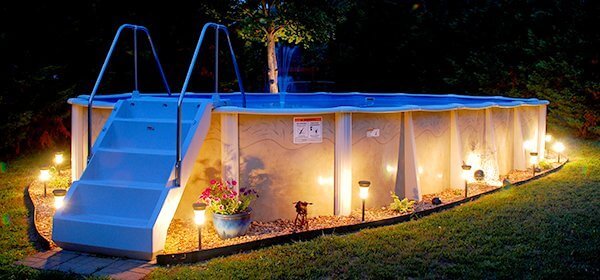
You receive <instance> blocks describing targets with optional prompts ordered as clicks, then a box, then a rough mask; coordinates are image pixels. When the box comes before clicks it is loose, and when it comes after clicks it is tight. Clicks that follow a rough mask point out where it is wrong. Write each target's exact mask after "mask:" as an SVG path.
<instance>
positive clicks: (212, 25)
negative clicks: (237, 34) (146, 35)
mask: <svg viewBox="0 0 600 280" xmlns="http://www.w3.org/2000/svg"><path fill="white" fill-rule="evenodd" d="M209 28H213V29H215V95H214V99H215V100H218V99H219V74H218V73H219V31H222V32H223V33H224V34H225V37H226V38H227V44H228V45H229V52H230V53H231V59H232V62H233V68H234V71H235V75H236V77H237V80H238V86H239V88H240V93H241V95H242V107H246V92H245V91H244V85H243V84H242V77H241V75H240V69H239V67H238V64H237V60H236V58H235V53H234V52H233V46H232V45H231V39H230V38H229V30H228V29H227V27H226V26H225V25H222V24H217V23H214V22H208V23H206V24H204V26H203V27H202V31H201V32H200V38H199V39H198V43H197V44H196V49H195V50H194V55H193V56H192V61H191V62H190V67H189V68H188V72H187V75H186V77H185V81H184V82H183V86H182V87H181V93H180V94H179V99H178V100H177V136H176V137H177V141H176V145H177V147H176V151H177V152H176V158H175V160H176V162H175V186H180V185H181V160H182V159H181V145H182V144H181V106H182V104H183V98H184V97H185V92H186V90H187V88H188V85H189V82H190V78H191V76H192V72H193V70H194V66H195V65H196V60H197V58H198V54H199V52H200V47H201V46H202V42H203V41H204V35H205V34H206V30H208V29H209Z"/></svg>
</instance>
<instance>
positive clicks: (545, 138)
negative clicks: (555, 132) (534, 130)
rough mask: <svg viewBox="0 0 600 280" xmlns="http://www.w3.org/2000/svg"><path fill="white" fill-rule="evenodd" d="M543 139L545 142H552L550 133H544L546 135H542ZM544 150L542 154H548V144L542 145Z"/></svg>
mask: <svg viewBox="0 0 600 280" xmlns="http://www.w3.org/2000/svg"><path fill="white" fill-rule="evenodd" d="M544 141H546V143H547V144H548V143H550V142H552V135H550V134H546V136H544ZM544 150H545V151H546V152H545V153H544V154H545V155H544V157H547V156H548V145H544Z"/></svg>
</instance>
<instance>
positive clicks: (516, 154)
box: [512, 107, 527, 170]
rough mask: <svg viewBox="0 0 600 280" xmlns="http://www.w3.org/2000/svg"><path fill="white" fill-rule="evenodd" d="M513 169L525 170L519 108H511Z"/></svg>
mask: <svg viewBox="0 0 600 280" xmlns="http://www.w3.org/2000/svg"><path fill="white" fill-rule="evenodd" d="M512 135H513V169H516V170H525V169H527V163H526V162H525V150H524V149H523V132H522V129H521V118H520V114H519V107H515V108H513V133H512Z"/></svg>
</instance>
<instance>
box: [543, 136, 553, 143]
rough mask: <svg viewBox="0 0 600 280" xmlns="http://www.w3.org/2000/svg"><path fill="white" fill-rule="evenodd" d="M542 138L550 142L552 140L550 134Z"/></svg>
mask: <svg viewBox="0 0 600 280" xmlns="http://www.w3.org/2000/svg"><path fill="white" fill-rule="evenodd" d="M544 140H545V141H546V142H550V141H552V135H550V134H546V136H545V137H544Z"/></svg>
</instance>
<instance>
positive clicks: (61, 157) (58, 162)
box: [54, 153, 65, 165]
mask: <svg viewBox="0 0 600 280" xmlns="http://www.w3.org/2000/svg"><path fill="white" fill-rule="evenodd" d="M64 161H65V157H64V155H63V153H56V154H54V163H55V164H56V165H61V164H62V163H63V162H64Z"/></svg>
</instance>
